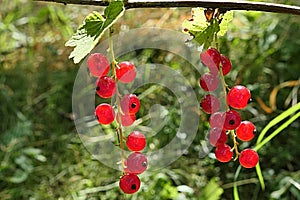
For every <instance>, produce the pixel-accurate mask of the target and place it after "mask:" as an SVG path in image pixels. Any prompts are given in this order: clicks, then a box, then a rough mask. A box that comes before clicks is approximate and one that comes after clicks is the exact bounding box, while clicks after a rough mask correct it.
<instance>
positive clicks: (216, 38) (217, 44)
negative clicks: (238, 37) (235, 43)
mask: <svg viewBox="0 0 300 200" xmlns="http://www.w3.org/2000/svg"><path fill="white" fill-rule="evenodd" d="M214 40H215V44H216V49H218V50H219V43H218V34H217V33H214Z"/></svg>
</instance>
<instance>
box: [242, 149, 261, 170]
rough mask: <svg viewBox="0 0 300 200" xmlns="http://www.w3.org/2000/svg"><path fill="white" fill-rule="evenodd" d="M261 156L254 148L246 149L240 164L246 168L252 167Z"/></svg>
mask: <svg viewBox="0 0 300 200" xmlns="http://www.w3.org/2000/svg"><path fill="white" fill-rule="evenodd" d="M258 160H259V156H258V154H257V153H256V151H254V150H253V149H244V150H243V151H242V152H241V154H240V157H239V162H240V164H241V165H242V166H243V167H245V168H252V167H255V165H256V164H257V163H258Z"/></svg>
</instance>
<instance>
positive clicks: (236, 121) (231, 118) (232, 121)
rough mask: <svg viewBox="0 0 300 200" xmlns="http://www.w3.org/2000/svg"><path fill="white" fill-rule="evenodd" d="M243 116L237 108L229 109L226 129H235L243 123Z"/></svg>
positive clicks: (225, 123)
mask: <svg viewBox="0 0 300 200" xmlns="http://www.w3.org/2000/svg"><path fill="white" fill-rule="evenodd" d="M241 121H242V118H241V116H240V114H239V113H238V112H236V111H235V110H229V111H227V112H226V114H225V122H224V129H225V130H234V129H236V128H237V127H238V126H239V125H240V124H241Z"/></svg>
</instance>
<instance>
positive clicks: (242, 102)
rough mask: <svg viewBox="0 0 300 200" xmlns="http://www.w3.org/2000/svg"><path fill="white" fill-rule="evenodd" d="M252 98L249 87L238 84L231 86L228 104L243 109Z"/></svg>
mask: <svg viewBox="0 0 300 200" xmlns="http://www.w3.org/2000/svg"><path fill="white" fill-rule="evenodd" d="M250 98H251V93H250V91H249V89H248V88H246V87H245V86H242V85H236V86H234V87H233V88H231V89H230V90H229V92H228V94H227V102H228V104H229V105H230V106H231V107H232V108H235V109H243V108H245V107H246V106H247V104H248V102H249V100H250Z"/></svg>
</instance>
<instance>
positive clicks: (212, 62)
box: [200, 48, 221, 75]
mask: <svg viewBox="0 0 300 200" xmlns="http://www.w3.org/2000/svg"><path fill="white" fill-rule="evenodd" d="M200 59H201V61H202V63H203V64H204V65H206V66H207V67H208V68H209V70H210V72H211V73H212V74H214V75H217V74H218V73H219V65H220V62H221V56H220V53H219V51H218V50H217V49H215V48H209V49H207V50H206V51H205V52H202V53H201V54H200Z"/></svg>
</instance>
